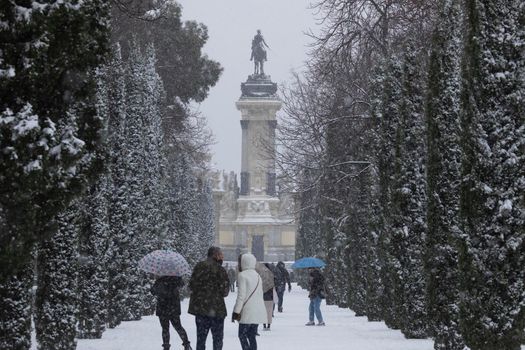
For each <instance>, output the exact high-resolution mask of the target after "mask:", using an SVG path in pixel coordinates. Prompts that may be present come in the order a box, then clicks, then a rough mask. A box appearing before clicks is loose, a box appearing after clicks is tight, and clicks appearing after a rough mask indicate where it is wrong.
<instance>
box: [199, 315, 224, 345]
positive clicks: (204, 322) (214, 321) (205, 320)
mask: <svg viewBox="0 0 525 350" xmlns="http://www.w3.org/2000/svg"><path fill="white" fill-rule="evenodd" d="M195 325H196V326H197V347H196V350H205V349H206V338H208V332H209V331H210V329H211V335H212V337H213V350H222V340H223V338H224V318H222V317H210V316H203V315H196V316H195Z"/></svg>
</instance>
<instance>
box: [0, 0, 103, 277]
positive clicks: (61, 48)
mask: <svg viewBox="0 0 525 350" xmlns="http://www.w3.org/2000/svg"><path fill="white" fill-rule="evenodd" d="M32 5H33V2H30V1H22V2H13V1H3V2H2V3H1V4H0V14H1V15H0V16H1V21H2V23H4V25H2V26H1V28H0V50H1V51H2V60H1V62H0V71H2V72H5V73H2V74H1V76H0V120H1V122H0V169H2V176H0V206H1V207H2V210H3V211H4V215H5V217H6V225H5V228H4V230H3V232H2V235H0V262H1V263H0V280H3V279H4V278H7V277H9V276H10V273H11V272H13V271H14V270H16V266H17V264H18V263H20V264H21V266H23V265H24V264H25V263H26V262H28V260H31V251H32V249H31V248H32V247H33V246H34V244H35V243H36V242H39V241H42V240H44V239H46V238H47V237H48V236H49V235H50V234H52V232H53V229H52V228H51V227H50V226H49V225H48V222H49V221H51V220H52V219H53V218H54V217H55V216H56V215H57V214H58V213H59V212H61V211H62V209H64V207H65V206H67V203H68V201H69V200H71V199H72V198H74V196H75V195H78V194H79V193H80V192H81V190H82V187H83V184H84V177H85V176H86V175H95V174H96V173H98V172H99V171H100V168H99V164H98V162H96V161H93V160H96V158H94V157H92V155H93V152H94V151H95V150H96V149H97V148H98V146H99V141H100V130H101V128H102V123H101V120H100V119H99V118H98V116H97V115H96V113H95V110H94V106H93V105H92V103H91V102H92V100H93V97H94V93H95V84H94V79H93V78H94V77H93V74H92V73H93V72H92V70H94V69H95V68H96V67H98V66H99V65H100V64H102V63H103V61H104V59H105V54H106V52H107V41H108V22H107V20H108V16H109V14H108V10H109V5H108V3H107V2H106V1H102V0H95V1H86V2H78V1H76V0H64V1H47V2H45V3H42V4H41V6H40V5H39V6H33V7H32ZM22 13H25V14H30V15H27V16H26V15H21V14H22ZM64 28H67V30H64ZM73 105H75V106H77V109H76V111H75V112H74V113H75V114H74V117H73V118H72V117H71V107H72V106H73ZM60 123H62V124H64V123H72V124H71V125H72V126H73V125H75V126H74V129H75V132H74V133H73V134H71V133H64V134H62V133H57V132H56V128H55V126H56V125H58V124H60ZM76 125H78V128H77V127H76ZM63 130H65V128H64V129H63ZM72 169H75V172H72V171H71V170H72Z"/></svg>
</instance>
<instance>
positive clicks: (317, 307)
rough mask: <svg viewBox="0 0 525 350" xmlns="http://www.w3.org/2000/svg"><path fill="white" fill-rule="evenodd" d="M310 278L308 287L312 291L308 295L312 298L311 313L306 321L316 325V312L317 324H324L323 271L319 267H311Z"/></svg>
mask: <svg viewBox="0 0 525 350" xmlns="http://www.w3.org/2000/svg"><path fill="white" fill-rule="evenodd" d="M308 271H309V272H310V278H309V283H308V287H309V288H308V289H309V290H310V293H309V294H308V297H309V298H310V308H309V311H310V315H309V321H308V323H306V325H307V326H313V325H315V322H314V314H315V317H317V325H318V326H324V325H325V323H324V321H323V315H322V313H321V301H322V300H323V299H324V298H325V290H324V276H323V275H322V274H321V271H320V270H319V269H318V268H309V269H308Z"/></svg>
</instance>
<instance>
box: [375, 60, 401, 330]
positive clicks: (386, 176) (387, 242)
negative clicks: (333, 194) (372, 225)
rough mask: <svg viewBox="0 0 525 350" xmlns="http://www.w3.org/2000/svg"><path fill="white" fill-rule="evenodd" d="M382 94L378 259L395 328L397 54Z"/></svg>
mask: <svg viewBox="0 0 525 350" xmlns="http://www.w3.org/2000/svg"><path fill="white" fill-rule="evenodd" d="M382 81H383V94H382V98H381V104H380V107H379V108H378V111H377V117H378V122H377V126H376V130H377V131H376V134H377V136H376V138H377V148H378V150H379V152H378V153H377V160H376V164H377V170H378V177H379V191H378V199H379V210H380V216H379V218H380V219H379V220H380V224H379V225H378V227H379V230H378V231H379V232H378V234H379V248H380V249H379V259H380V261H381V281H382V282H383V286H384V287H383V288H384V289H383V291H384V293H383V295H382V298H381V309H382V310H383V319H384V321H385V323H386V325H387V326H388V327H390V328H393V329H399V328H401V323H402V322H401V318H402V316H401V315H402V314H403V313H402V302H401V300H400V299H399V298H400V297H401V295H402V292H401V288H402V281H401V279H400V274H399V267H398V263H397V262H396V260H395V258H394V256H395V254H394V253H395V252H394V242H393V236H392V230H391V225H392V209H391V208H392V186H393V185H392V181H393V170H392V164H394V151H395V143H396V142H395V138H396V128H397V125H398V124H399V99H400V97H401V88H400V84H399V82H400V81H401V67H400V66H399V63H398V61H397V58H392V59H391V60H389V61H387V68H386V71H385V73H384V78H382Z"/></svg>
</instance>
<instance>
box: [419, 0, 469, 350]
mask: <svg viewBox="0 0 525 350" xmlns="http://www.w3.org/2000/svg"><path fill="white" fill-rule="evenodd" d="M460 21H461V14H460V4H459V1H457V0H444V1H442V2H441V9H440V14H439V22H438V23H437V24H436V28H435V30H434V34H433V38H432V53H431V56H430V63H429V77H428V94H427V101H426V113H425V114H426V125H427V148H428V156H427V166H426V167H427V196H428V208H427V218H426V221H427V237H426V240H425V271H426V273H425V276H426V298H427V300H426V303H427V311H428V319H429V323H430V329H431V333H432V334H433V336H434V348H435V349H436V350H448V349H450V350H463V348H464V344H463V339H462V336H461V334H460V330H459V314H458V307H457V305H458V303H459V288H458V286H459V285H458V283H459V271H458V261H457V260H458V257H457V254H458V252H457V244H456V242H457V238H458V235H457V233H458V232H457V231H458V209H459V183H460V179H461V174H460V161H461V159H460V158H461V157H460V155H461V153H460V152H461V150H460V149H459V136H460V134H459V133H460V121H459V107H460V106H459V91H460V84H459V83H460V65H459V63H460V62H459V61H460V54H461V45H460V42H461V41H460V39H461V38H460V35H461V33H460V29H461V27H460Z"/></svg>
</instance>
